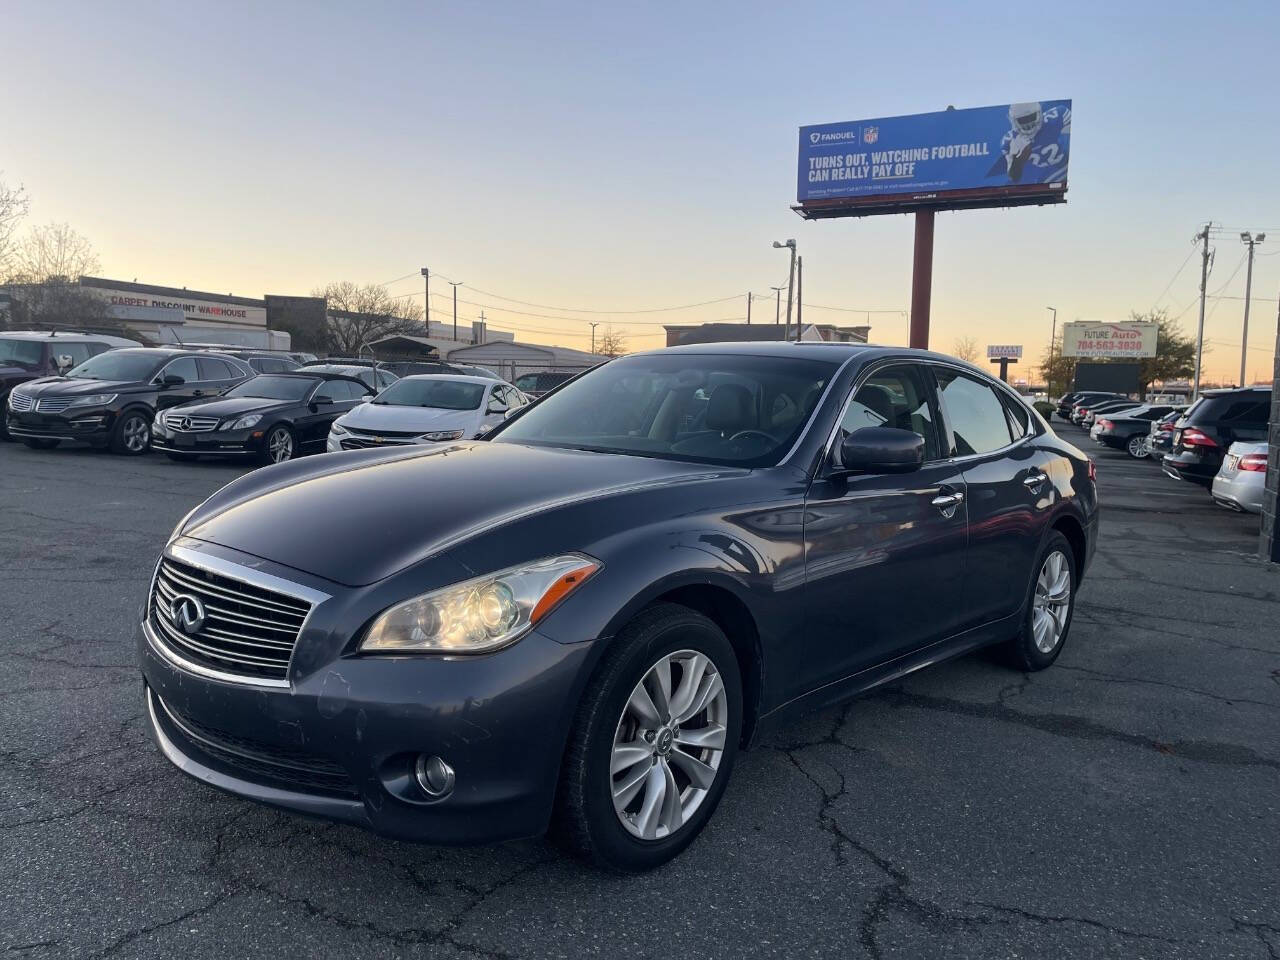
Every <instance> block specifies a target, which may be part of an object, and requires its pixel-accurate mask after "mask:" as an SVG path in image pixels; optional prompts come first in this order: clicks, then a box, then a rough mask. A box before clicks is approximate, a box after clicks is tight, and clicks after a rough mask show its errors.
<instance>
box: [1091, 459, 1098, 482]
mask: <svg viewBox="0 0 1280 960" xmlns="http://www.w3.org/2000/svg"><path fill="white" fill-rule="evenodd" d="M1089 479H1090V480H1092V481H1093V482H1094V483H1097V482H1098V465H1097V464H1096V463H1094V462H1093V461H1092V460H1090V461H1089Z"/></svg>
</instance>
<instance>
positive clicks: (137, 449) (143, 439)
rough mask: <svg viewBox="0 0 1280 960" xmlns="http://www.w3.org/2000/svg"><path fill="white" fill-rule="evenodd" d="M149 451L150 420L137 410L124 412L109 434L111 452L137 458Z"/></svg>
mask: <svg viewBox="0 0 1280 960" xmlns="http://www.w3.org/2000/svg"><path fill="white" fill-rule="evenodd" d="M150 449H151V418H150V417H149V416H147V415H146V414H144V413H141V412H140V411H137V410H128V411H126V412H125V413H124V414H122V415H121V416H120V419H119V420H117V421H116V428H115V429H114V430H113V431H112V432H111V452H112V453H119V454H123V455H124V456H126V457H138V456H141V455H142V454H144V453H146V452H147V451H148V450H150Z"/></svg>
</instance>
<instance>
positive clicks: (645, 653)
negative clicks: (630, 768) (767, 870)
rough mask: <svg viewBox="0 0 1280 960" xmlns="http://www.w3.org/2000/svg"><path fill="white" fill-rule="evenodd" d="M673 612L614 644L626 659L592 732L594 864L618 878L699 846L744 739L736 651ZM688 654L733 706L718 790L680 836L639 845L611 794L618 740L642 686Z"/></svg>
mask: <svg viewBox="0 0 1280 960" xmlns="http://www.w3.org/2000/svg"><path fill="white" fill-rule="evenodd" d="M669 611H670V612H668V615H667V616H666V617H664V618H662V619H661V620H660V621H658V622H651V623H647V624H644V625H643V626H642V628H641V629H640V630H638V631H637V632H636V635H634V636H631V637H624V636H623V635H621V634H620V635H619V637H618V638H617V639H616V640H615V641H614V642H615V643H616V642H619V641H621V642H623V643H626V644H627V647H626V648H625V649H622V650H620V651H619V653H618V654H617V656H618V658H619V659H618V660H617V661H616V662H615V664H614V665H613V669H612V670H609V671H608V674H607V677H606V678H605V680H606V682H607V683H608V684H609V688H608V689H607V690H604V691H601V692H600V700H599V704H598V708H597V709H596V710H594V711H593V714H592V717H591V725H590V728H589V729H588V730H587V731H586V736H587V750H586V762H585V764H584V765H583V774H584V776H585V779H586V784H585V790H584V791H583V794H582V796H583V798H584V809H583V811H582V814H583V815H584V817H585V819H586V824H587V829H588V831H589V833H590V839H591V848H592V854H593V857H594V859H595V860H596V861H597V862H598V863H600V864H601V865H603V866H606V867H609V868H611V869H614V870H624V871H636V870H647V869H651V868H653V867H656V866H658V865H660V864H662V863H665V862H667V861H668V860H670V859H671V858H672V857H675V856H676V855H678V854H679V853H680V852H681V851H682V850H684V849H685V847H687V846H688V845H689V844H690V843H692V842H693V840H694V839H696V837H697V836H698V834H699V833H700V832H701V831H702V829H703V827H704V826H705V825H706V823H707V821H708V820H710V818H711V816H712V814H713V813H715V810H716V807H717V806H718V805H719V803H720V799H721V797H722V796H723V795H724V790H725V787H726V785H727V784H728V782H729V778H730V776H731V774H732V772H733V764H734V760H735V759H736V757H737V750H738V741H739V739H740V737H741V735H742V679H741V671H740V669H739V666H738V660H737V656H736V654H735V653H734V650H733V646H732V644H730V643H729V641H728V639H727V638H726V637H725V635H724V633H723V632H722V631H721V630H720V629H719V628H718V627H717V626H716V625H715V624H714V623H713V622H712V621H711V620H709V619H708V618H706V617H704V616H703V615H702V614H699V613H697V612H696V611H693V610H689V609H686V608H682V607H670V608H669ZM625 632H626V631H624V633H625ZM685 649H688V650H695V651H697V652H699V653H704V654H706V655H707V656H708V657H710V658H711V661H712V663H714V664H715V666H716V669H717V670H719V671H720V675H721V679H722V680H723V682H724V688H725V692H726V696H727V697H728V700H729V718H728V723H727V724H726V732H725V750H724V754H723V756H722V757H721V760H720V766H719V767H718V768H717V772H716V779H715V782H714V783H713V784H712V785H711V789H710V790H709V791H708V792H707V796H706V797H705V798H704V799H703V801H702V803H701V804H700V805H699V807H698V809H697V811H695V813H694V814H693V816H692V817H691V818H690V819H689V820H688V821H687V822H686V823H685V825H684V826H683V827H682V828H681V829H680V830H678V831H677V832H676V834H675V835H674V836H671V837H666V838H664V839H662V840H640V839H638V838H636V837H634V836H632V835H631V834H630V833H628V832H627V830H626V828H625V827H624V826H623V825H622V823H621V822H619V820H618V815H617V813H616V812H615V810H614V808H613V798H612V796H611V795H610V791H609V785H610V783H611V777H610V775H609V762H610V757H611V753H612V747H613V737H614V733H615V731H616V729H617V724H618V720H619V718H620V717H621V716H622V711H623V708H624V707H625V704H626V702H627V699H628V698H629V697H630V696H631V691H632V690H633V689H634V688H635V685H636V684H637V683H639V682H640V680H641V678H642V677H643V676H644V675H645V673H646V672H648V670H649V668H650V667H652V666H653V664H655V663H656V662H657V661H658V660H659V658H661V657H662V656H665V655H667V654H670V653H674V652H675V651H677V650H685Z"/></svg>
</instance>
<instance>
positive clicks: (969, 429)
mask: <svg viewBox="0 0 1280 960" xmlns="http://www.w3.org/2000/svg"><path fill="white" fill-rule="evenodd" d="M937 377H938V395H939V397H940V399H941V401H942V409H943V412H944V413H946V415H947V420H948V421H949V422H950V424H951V434H952V438H953V445H952V451H951V452H952V455H953V456H957V457H967V456H972V455H973V454H977V453H989V452H990V451H992V450H999V449H1000V448H1001V447H1004V446H1008V445H1009V443H1010V442H1011V441H1012V439H1013V437H1012V435H1011V434H1010V432H1009V418H1008V415H1007V413H1006V411H1005V407H1004V404H1002V403H1001V402H1000V398H999V397H998V396H996V392H995V391H994V390H993V389H991V388H990V387H988V386H987V385H986V384H984V383H980V382H979V381H977V380H974V379H972V378H970V377H967V376H965V375H963V374H961V373H959V372H958V371H955V370H947V369H942V370H940V371H939V372H938V374H937Z"/></svg>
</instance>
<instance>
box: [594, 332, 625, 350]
mask: <svg viewBox="0 0 1280 960" xmlns="http://www.w3.org/2000/svg"><path fill="white" fill-rule="evenodd" d="M626 352H627V335H626V334H625V333H623V332H622V331H621V330H615V329H614V328H613V327H611V326H607V325H606V326H605V328H604V330H603V331H602V332H601V333H598V334H596V353H598V354H599V355H600V356H602V357H620V356H622V355H623V354H624V353H626Z"/></svg>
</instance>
